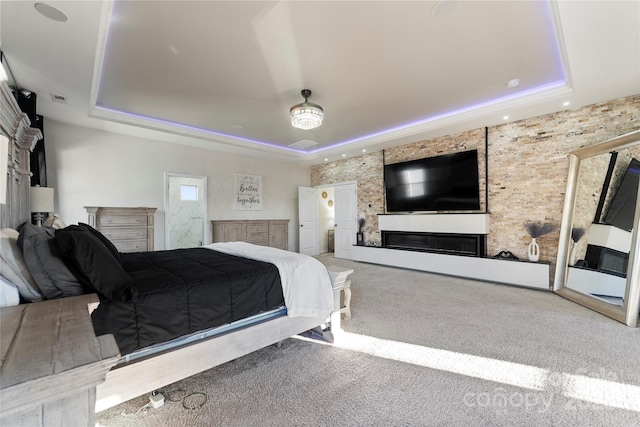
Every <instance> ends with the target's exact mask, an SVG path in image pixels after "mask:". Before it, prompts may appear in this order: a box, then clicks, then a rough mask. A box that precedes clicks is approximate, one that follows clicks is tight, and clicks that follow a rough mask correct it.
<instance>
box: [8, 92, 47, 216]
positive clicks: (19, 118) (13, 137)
mask: <svg viewBox="0 0 640 427" xmlns="http://www.w3.org/2000/svg"><path fill="white" fill-rule="evenodd" d="M0 111H2V114H0V133H2V134H3V135H4V136H6V137H7V138H9V157H8V159H7V203H6V204H4V205H0V227H2V228H7V227H8V228H16V227H18V225H20V224H22V223H23V222H25V221H28V220H29V219H30V216H31V212H30V210H29V186H30V185H31V183H30V180H31V172H30V171H29V169H30V165H29V161H30V160H29V157H30V153H31V151H32V150H33V148H34V147H35V145H36V143H37V142H38V140H39V139H41V138H42V132H40V129H36V128H32V127H30V126H31V122H30V121H29V117H27V115H26V114H25V113H23V112H22V111H20V107H18V103H17V102H16V100H15V98H14V97H13V94H12V93H11V89H9V86H7V83H6V82H0Z"/></svg>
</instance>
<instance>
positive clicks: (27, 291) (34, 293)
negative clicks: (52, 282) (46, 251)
mask: <svg viewBox="0 0 640 427" xmlns="http://www.w3.org/2000/svg"><path fill="white" fill-rule="evenodd" d="M18 236H19V233H18V232H17V231H16V230H14V229H12V228H3V229H2V230H0V273H1V274H2V276H3V277H4V278H6V279H7V280H8V281H9V282H11V283H13V284H14V285H16V287H17V288H18V292H19V293H20V295H21V296H22V298H24V299H25V300H26V301H29V302H35V301H40V300H41V299H42V295H41V294H40V289H38V285H37V284H36V281H35V280H34V279H33V276H32V275H31V273H29V268H28V267H27V264H26V262H25V260H24V257H23V256H22V251H21V250H20V248H19V247H18Z"/></svg>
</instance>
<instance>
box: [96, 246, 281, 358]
mask: <svg viewBox="0 0 640 427" xmlns="http://www.w3.org/2000/svg"><path fill="white" fill-rule="evenodd" d="M121 261H122V267H123V268H124V270H125V271H126V272H127V274H129V276H131V278H132V279H133V286H134V288H135V289H136V290H137V296H136V297H135V298H134V299H133V300H132V301H129V302H119V301H109V300H107V299H104V298H102V297H101V301H100V306H99V307H98V308H97V309H96V310H95V311H94V312H93V313H92V315H91V317H92V320H93V325H94V329H95V331H96V334H97V335H102V334H113V335H114V337H115V339H116V342H117V343H118V347H119V348H120V352H121V354H123V355H124V354H128V353H131V352H133V351H134V350H136V349H139V348H143V347H147V346H150V345H152V344H156V343H160V342H164V341H168V340H171V339H173V338H177V337H179V336H182V335H185V334H189V333H192V332H197V331H200V330H204V329H208V328H212V327H215V326H220V325H224V324H227V323H230V322H233V321H236V320H239V319H243V318H246V317H249V316H252V315H255V314H258V313H260V312H264V311H268V310H272V309H274V308H277V307H280V306H282V305H283V304H284V298H283V295H282V285H281V283H280V275H279V273H278V269H277V268H276V267H275V266H274V265H273V264H269V263H266V262H261V261H254V260H250V259H246V258H240V257H236V256H233V255H227V254H223V253H220V252H216V251H213V250H210V249H205V248H191V249H178V250H171V251H157V252H139V253H130V254H126V253H123V254H121Z"/></svg>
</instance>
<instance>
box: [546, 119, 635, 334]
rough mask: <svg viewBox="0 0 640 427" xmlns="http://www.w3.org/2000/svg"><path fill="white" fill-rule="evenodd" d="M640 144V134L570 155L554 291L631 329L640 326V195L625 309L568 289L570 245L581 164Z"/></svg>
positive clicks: (595, 145) (612, 140)
mask: <svg viewBox="0 0 640 427" xmlns="http://www.w3.org/2000/svg"><path fill="white" fill-rule="evenodd" d="M637 144H640V130H635V131H633V132H630V133H626V134H624V135H621V136H618V137H615V138H612V139H609V140H607V141H604V142H601V143H599V144H594V145H591V146H589V147H584V148H580V149H578V150H575V151H572V152H571V153H569V156H568V157H569V173H568V177H567V190H566V193H565V199H564V208H563V211H562V223H561V225H560V238H559V241H558V258H557V260H556V271H555V277H554V281H553V291H554V292H555V293H557V294H558V295H561V296H562V297H564V298H567V299H569V300H571V301H574V302H576V303H578V304H580V305H583V306H585V307H588V308H590V309H592V310H594V311H597V312H599V313H601V314H604V315H605V316H608V317H611V318H613V319H615V320H617V321H619V322H622V323H625V324H627V325H628V326H631V327H637V326H638V309H639V307H640V281H639V279H640V239H638V225H639V222H640V191H639V192H638V201H637V202H636V211H635V216H634V220H633V231H632V233H631V250H630V252H629V263H628V269H627V283H626V287H625V295H624V302H623V305H622V307H619V306H616V305H613V304H609V303H607V302H605V301H602V300H600V299H598V298H595V297H592V296H591V295H588V294H583V293H582V292H578V291H575V290H573V289H571V288H568V287H566V279H567V274H568V271H569V270H568V264H567V261H568V255H569V244H570V243H569V242H570V240H571V229H572V226H573V213H574V209H575V206H576V197H577V190H578V189H577V185H578V174H579V172H580V162H581V161H582V160H584V159H588V158H591V157H595V156H599V155H601V154H607V153H610V152H612V151H619V150H623V149H625V148H629V147H633V146H635V145H637Z"/></svg>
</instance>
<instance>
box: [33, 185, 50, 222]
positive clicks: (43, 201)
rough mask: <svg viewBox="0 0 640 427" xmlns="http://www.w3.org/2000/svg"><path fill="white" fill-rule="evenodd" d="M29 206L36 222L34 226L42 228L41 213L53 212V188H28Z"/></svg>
mask: <svg viewBox="0 0 640 427" xmlns="http://www.w3.org/2000/svg"><path fill="white" fill-rule="evenodd" d="M29 206H30V207H31V213H33V214H34V215H33V217H34V219H35V220H36V225H37V226H38V227H42V219H43V217H44V215H43V214H42V213H43V212H46V213H49V212H53V188H49V187H40V186H37V185H36V186H35V187H29Z"/></svg>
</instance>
